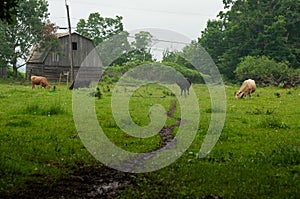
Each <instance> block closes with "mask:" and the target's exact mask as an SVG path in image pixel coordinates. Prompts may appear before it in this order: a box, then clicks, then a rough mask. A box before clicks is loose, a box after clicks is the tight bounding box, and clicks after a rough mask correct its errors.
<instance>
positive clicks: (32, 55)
mask: <svg viewBox="0 0 300 199" xmlns="http://www.w3.org/2000/svg"><path fill="white" fill-rule="evenodd" d="M55 35H56V36H57V38H62V37H67V36H69V33H68V32H64V33H56V34H55ZM72 35H79V36H80V37H84V36H82V35H80V34H78V33H72ZM84 38H85V39H87V40H89V41H91V42H92V40H91V39H89V38H86V37H84ZM50 50H51V47H46V48H39V45H34V46H33V47H32V49H31V50H30V52H29V55H28V57H27V59H26V63H34V64H42V63H44V61H45V59H46V57H47V55H48V53H49V51H50Z"/></svg>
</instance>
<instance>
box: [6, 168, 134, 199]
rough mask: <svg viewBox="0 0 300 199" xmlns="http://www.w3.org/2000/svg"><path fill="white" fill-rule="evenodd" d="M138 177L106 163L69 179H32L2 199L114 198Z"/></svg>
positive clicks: (79, 171) (80, 170) (83, 170)
mask: <svg viewBox="0 0 300 199" xmlns="http://www.w3.org/2000/svg"><path fill="white" fill-rule="evenodd" d="M134 179H135V176H134V175H133V174H130V173H124V172H120V171H117V170H114V169H111V168H108V167H105V166H99V167H85V168H82V169H79V170H76V171H74V172H73V173H71V174H69V175H68V176H66V177H65V178H60V179H56V180H49V179H48V180H47V181H46V180H42V181H37V182H28V183H27V185H26V187H25V188H24V189H20V190H17V191H15V192H13V193H9V192H7V193H2V194H1V197H2V198H22V199H23V198H24V199H27V198H28V199H29V198H114V197H115V196H116V195H117V194H119V193H120V192H121V191H122V190H124V189H125V188H127V187H129V186H134Z"/></svg>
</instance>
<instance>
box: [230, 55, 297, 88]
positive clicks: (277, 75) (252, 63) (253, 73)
mask: <svg viewBox="0 0 300 199" xmlns="http://www.w3.org/2000/svg"><path fill="white" fill-rule="evenodd" d="M234 73H235V74H236V76H237V78H238V79H239V80H240V81H243V80H245V79H248V78H251V79H254V80H256V81H257V82H258V83H259V84H265V85H274V86H278V85H279V84H281V83H287V82H291V81H293V80H292V78H294V73H296V71H295V70H294V69H292V68H289V67H288V64H287V63H283V62H280V63H278V62H276V61H274V60H273V59H269V58H268V57H266V56H262V57H252V56H247V57H244V58H243V59H242V61H241V62H240V64H239V65H238V66H237V68H236V70H235V71H234Z"/></svg>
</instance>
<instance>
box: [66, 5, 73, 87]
mask: <svg viewBox="0 0 300 199" xmlns="http://www.w3.org/2000/svg"><path fill="white" fill-rule="evenodd" d="M65 3H66V8H67V16H68V26H69V59H70V70H71V75H70V76H71V78H70V79H71V81H72V82H74V68H73V47H72V32H71V21H70V14H69V6H68V4H67V0H65Z"/></svg>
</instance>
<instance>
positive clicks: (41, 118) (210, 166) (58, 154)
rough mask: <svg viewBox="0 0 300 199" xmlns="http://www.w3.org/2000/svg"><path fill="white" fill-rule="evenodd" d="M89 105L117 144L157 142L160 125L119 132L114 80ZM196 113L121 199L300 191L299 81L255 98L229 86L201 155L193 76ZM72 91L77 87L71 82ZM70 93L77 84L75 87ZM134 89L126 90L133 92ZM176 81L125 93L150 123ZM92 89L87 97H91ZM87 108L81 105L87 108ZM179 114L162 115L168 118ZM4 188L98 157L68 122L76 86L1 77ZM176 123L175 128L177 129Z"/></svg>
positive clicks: (204, 116)
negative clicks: (215, 132) (181, 145)
mask: <svg viewBox="0 0 300 199" xmlns="http://www.w3.org/2000/svg"><path fill="white" fill-rule="evenodd" d="M99 88H100V91H101V94H102V95H101V99H98V98H95V110H96V114H97V118H98V120H99V123H100V125H101V127H102V128H103V131H104V132H105V133H106V135H107V136H108V137H109V139H110V140H111V141H112V142H114V143H115V144H116V145H117V146H119V147H121V148H123V149H125V150H128V151H132V152H148V151H152V150H155V149H157V148H159V147H160V145H161V143H162V140H161V138H160V136H159V135H158V134H157V135H155V136H152V137H150V138H146V139H140V138H133V137H131V136H128V135H126V134H125V133H124V132H122V131H121V130H120V129H119V128H118V126H117V124H116V122H115V121H114V118H113V115H112V111H111V103H110V102H111V95H112V93H111V92H112V90H113V86H112V85H106V84H104V83H102V84H100V85H99ZM193 88H194V90H195V92H196V95H197V97H198V101H199V109H200V121H199V129H198V131H197V135H196V137H195V140H194V142H193V143H192V145H191V146H190V147H189V149H188V150H187V151H186V152H185V153H184V154H183V156H181V157H180V158H179V159H178V160H177V161H176V162H175V163H173V164H171V165H170V166H168V167H166V168H163V169H161V170H158V171H155V172H150V173H144V174H132V176H133V178H132V180H133V181H134V183H133V184H132V186H128V187H127V188H126V189H125V190H124V191H123V192H121V193H119V195H118V197H120V198H131V197H135V198H188V197H190V198H197V197H198V198H209V197H216V196H220V197H224V198H297V197H299V195H300V193H299V192H300V134H299V132H300V95H299V94H300V90H299V89H290V90H284V89H280V88H275V87H266V88H258V90H257V91H256V92H255V93H254V94H253V97H252V99H251V100H247V99H241V100H237V99H235V98H234V91H235V90H237V89H238V86H226V94H227V112H226V121H225V126H224V128H223V131H222V134H221V137H220V139H219V140H218V143H217V144H216V146H215V147H214V149H213V150H212V151H211V153H210V154H209V155H208V156H206V157H205V158H203V159H199V158H198V152H199V149H200V147H201V144H202V143H203V140H204V137H205V135H206V132H207V129H208V126H209V122H210V116H211V112H212V111H211V106H210V97H209V93H208V90H207V88H206V86H205V85H198V84H194V85H193ZM73 92H74V91H73ZM75 92H76V91H75ZM130 92H131V91H130V88H129V90H128V93H130ZM178 94H179V90H178V92H177V93H175V96H174V93H172V92H171V91H170V90H168V89H166V88H165V87H163V86H158V85H148V86H144V87H141V88H140V89H138V90H137V91H135V92H134V93H133V95H132V97H131V99H130V115H131V117H132V119H133V121H135V122H136V124H138V125H141V126H145V125H147V124H148V123H149V121H150V120H149V112H148V110H149V109H150V107H151V106H152V105H153V104H156V103H159V104H161V105H162V106H163V107H164V108H165V110H166V111H168V110H169V109H170V108H171V106H172V104H173V103H177V106H176V109H175V110H174V117H180V107H179V104H178V100H177V99H176V97H178ZM91 97H92V96H91ZM83 111H84V110H83ZM176 122H177V121H176V119H174V118H171V117H168V118H167V121H166V125H165V126H171V125H173V124H175V123H176ZM0 126H1V128H0V140H1V145H0V152H1V153H0V154H1V155H0V159H1V161H0V176H1V177H0V193H6V194H7V191H9V192H10V193H14V192H15V193H17V191H18V190H20V189H26V184H27V183H28V182H43V183H44V184H47V182H48V181H49V183H52V182H53V181H58V180H59V179H61V178H66V177H69V176H70V175H71V174H72V173H73V172H74V171H76V170H78V169H82V168H86V167H99V166H102V165H101V163H100V162H98V161H97V160H96V159H95V158H94V157H93V156H92V155H91V154H90V153H89V152H88V151H87V149H86V148H85V146H84V145H83V143H82V142H81V140H80V138H79V136H78V133H77V130H76V128H75V125H74V121H73V115H72V91H69V90H68V89H67V87H66V86H65V85H62V86H60V87H59V88H56V90H53V89H51V90H45V89H35V90H32V89H31V86H30V85H29V83H28V82H23V83H16V82H8V81H3V80H1V82H0ZM176 132H177V128H175V130H174V132H173V134H174V135H175V134H176Z"/></svg>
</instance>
